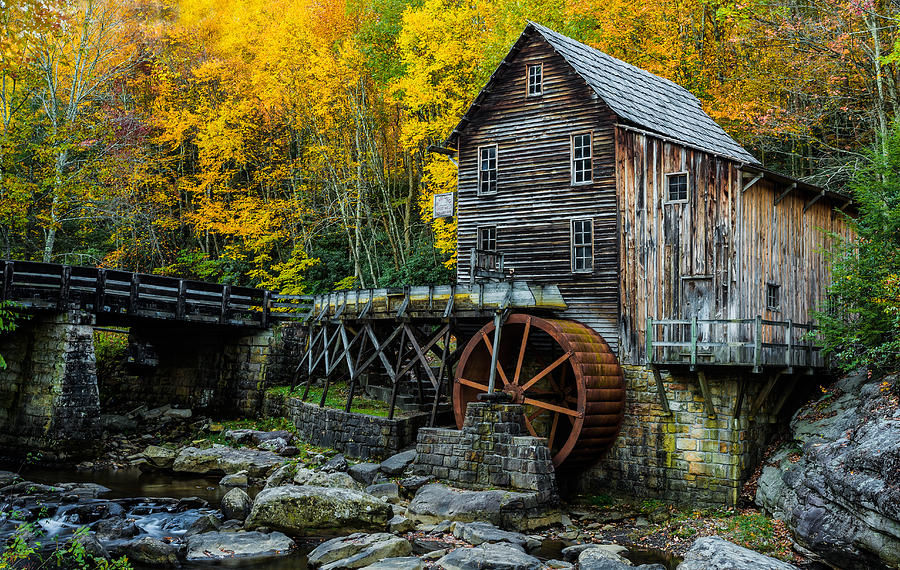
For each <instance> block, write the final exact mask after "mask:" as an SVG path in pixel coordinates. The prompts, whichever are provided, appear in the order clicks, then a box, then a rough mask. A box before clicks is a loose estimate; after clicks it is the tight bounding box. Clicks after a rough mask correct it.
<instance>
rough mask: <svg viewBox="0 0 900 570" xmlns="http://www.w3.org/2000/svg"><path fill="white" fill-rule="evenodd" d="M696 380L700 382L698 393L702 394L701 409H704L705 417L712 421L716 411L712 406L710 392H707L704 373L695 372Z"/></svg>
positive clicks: (707, 385)
mask: <svg viewBox="0 0 900 570" xmlns="http://www.w3.org/2000/svg"><path fill="white" fill-rule="evenodd" d="M697 380H698V381H699V382H700V391H701V392H702V393H703V407H704V408H705V409H706V417H708V418H709V419H711V420H714V419H716V409H715V407H714V406H713V401H712V392H711V391H710V390H709V383H708V382H707V380H706V372H704V371H703V370H699V371H698V372H697Z"/></svg>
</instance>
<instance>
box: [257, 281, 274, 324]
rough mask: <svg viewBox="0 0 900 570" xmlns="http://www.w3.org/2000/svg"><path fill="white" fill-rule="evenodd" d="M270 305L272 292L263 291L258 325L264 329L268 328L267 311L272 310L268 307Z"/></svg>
mask: <svg viewBox="0 0 900 570" xmlns="http://www.w3.org/2000/svg"><path fill="white" fill-rule="evenodd" d="M271 304H272V292H271V291H269V290H268V289H266V290H265V291H263V298H262V315H260V323H259V324H260V325H262V327H263V328H265V329H267V328H269V317H270V315H269V311H271V310H272V308H271V306H270V305H271Z"/></svg>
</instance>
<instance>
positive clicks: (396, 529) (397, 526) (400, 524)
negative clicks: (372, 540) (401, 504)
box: [388, 515, 416, 534]
mask: <svg viewBox="0 0 900 570" xmlns="http://www.w3.org/2000/svg"><path fill="white" fill-rule="evenodd" d="M414 528H416V523H415V521H411V520H409V519H408V518H406V517H404V516H401V515H394V517H393V518H391V520H389V521H388V530H389V531H391V532H392V533H394V534H402V533H404V532H409V531H411V530H413V529H414Z"/></svg>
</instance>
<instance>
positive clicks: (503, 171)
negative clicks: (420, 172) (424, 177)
mask: <svg viewBox="0 0 900 570" xmlns="http://www.w3.org/2000/svg"><path fill="white" fill-rule="evenodd" d="M529 63H543V75H544V90H543V91H544V92H543V95H542V96H540V97H526V96H525V80H526V79H525V72H526V65H528V64H529ZM614 124H615V118H614V116H613V115H612V113H611V112H610V111H609V109H608V108H607V107H606V105H605V104H604V103H603V102H602V101H601V100H600V99H598V98H597V96H596V95H595V94H594V93H593V91H591V89H590V88H589V87H588V86H587V85H585V83H584V82H583V80H582V79H581V78H580V77H579V76H578V75H577V74H575V73H574V72H573V71H572V70H571V68H570V67H569V66H568V64H566V63H565V61H564V60H563V59H562V58H561V57H560V56H559V55H557V54H556V53H555V52H554V51H553V50H552V49H551V48H550V47H549V45H548V44H547V43H546V42H545V41H544V40H543V39H541V38H540V37H539V36H538V37H535V36H533V37H532V39H531V40H530V41H529V42H526V43H525V44H524V45H523V46H522V49H521V51H519V53H518V54H517V55H516V56H515V57H514V58H513V59H512V61H511V65H510V66H508V67H507V68H506V69H505V71H504V72H503V76H502V77H501V78H500V79H499V80H498V81H497V82H496V83H495V85H494V86H493V88H492V92H491V94H490V95H489V96H488V97H487V98H486V99H485V100H484V103H483V104H482V107H481V109H480V110H479V112H478V114H477V116H476V117H475V120H473V121H472V123H470V124H469V125H468V127H467V128H466V130H465V131H464V132H463V133H462V134H461V136H460V138H459V149H458V150H459V187H458V191H459V194H458V207H459V210H458V220H459V224H458V240H459V241H458V244H459V265H458V280H459V281H460V282H461V283H468V282H469V280H470V272H469V257H468V256H469V252H470V250H471V249H472V248H474V247H475V246H476V240H477V233H476V232H477V228H478V227H479V226H491V225H493V226H495V227H496V228H497V249H498V250H499V251H501V252H503V253H504V254H505V256H506V257H505V262H506V265H507V267H511V268H513V269H514V270H515V277H516V278H517V279H526V280H530V281H532V282H535V283H542V282H543V283H555V284H557V285H558V286H559V289H560V291H561V292H562V294H563V296H564V298H565V300H566V303H568V305H569V307H570V310H569V311H568V312H567V313H566V316H569V317H571V318H573V319H578V320H581V321H582V322H584V323H585V324H588V325H589V326H591V327H593V328H594V329H595V330H597V331H598V332H599V333H600V334H601V335H602V336H603V337H604V338H605V339H606V340H607V342H609V344H610V345H611V346H612V347H613V349H614V350H615V348H616V347H617V345H618V338H617V336H618V307H619V300H618V286H619V278H618V247H619V246H618V237H617V235H618V234H617V218H616V183H615V167H614V165H615V154H614V153H615V141H614ZM585 132H591V133H593V157H594V159H593V183H592V184H590V185H583V186H572V184H571V171H570V144H571V136H572V135H573V134H576V133H585ZM487 144H496V145H497V156H498V160H497V168H498V179H497V193H496V195H493V196H478V193H477V183H478V155H477V152H478V147H479V146H482V145H487ZM585 217H590V218H593V221H594V271H593V273H592V274H587V275H586V274H573V273H572V270H571V261H570V249H569V248H570V224H571V220H572V219H573V218H585Z"/></svg>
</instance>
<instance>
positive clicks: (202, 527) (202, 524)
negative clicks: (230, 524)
mask: <svg viewBox="0 0 900 570" xmlns="http://www.w3.org/2000/svg"><path fill="white" fill-rule="evenodd" d="M220 528H222V521H221V520H219V517H217V516H215V515H203V516H201V517H199V518H197V520H195V521H194V522H192V523H191V526H189V527H188V529H187V532H185V533H184V538H188V537H190V536H194V535H195V534H203V533H204V532H211V531H214V530H219V529H220Z"/></svg>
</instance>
